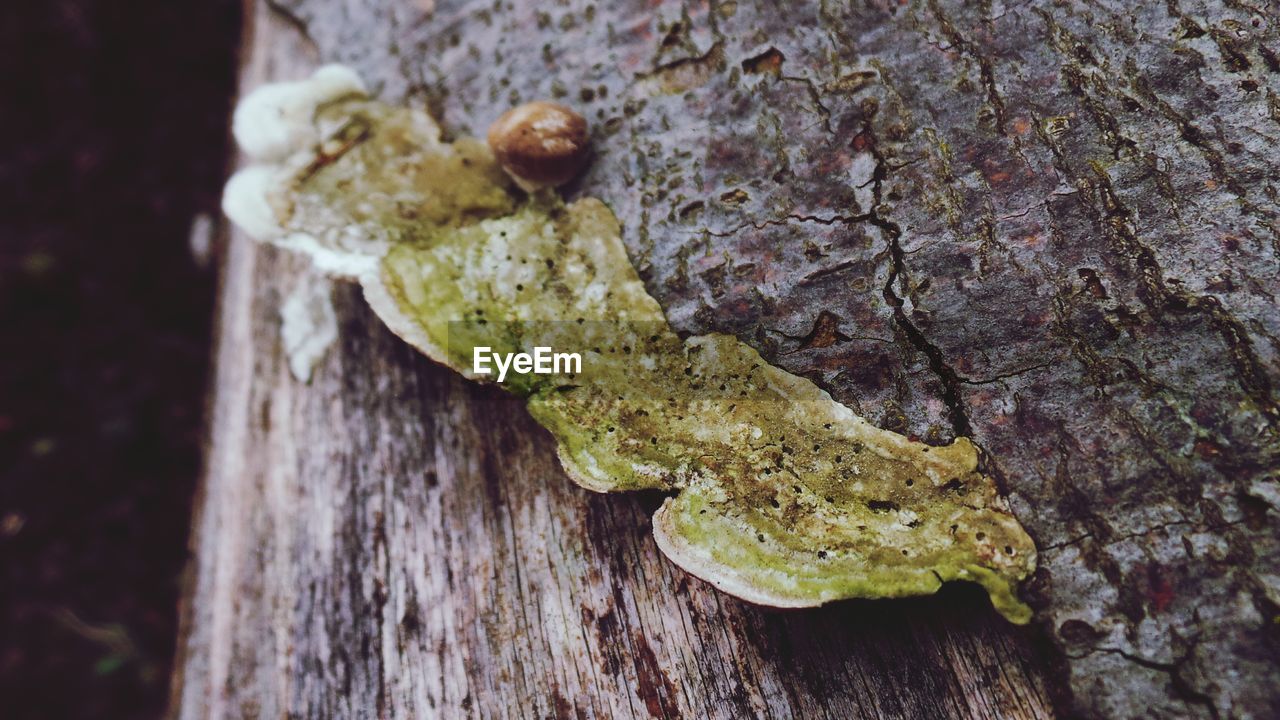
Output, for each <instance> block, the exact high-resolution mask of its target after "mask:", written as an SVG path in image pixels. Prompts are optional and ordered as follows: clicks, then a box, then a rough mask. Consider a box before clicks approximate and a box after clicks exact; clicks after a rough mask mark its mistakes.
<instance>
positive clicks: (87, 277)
mask: <svg viewBox="0 0 1280 720" xmlns="http://www.w3.org/2000/svg"><path fill="white" fill-rule="evenodd" d="M240 13H241V8H240V5H239V3H238V2H237V1H236V0H187V1H184V0H125V1H124V2H121V1H119V0H114V1H112V0H10V1H9V2H5V3H3V4H2V6H0V17H2V18H3V20H2V21H0V38H2V39H0V63H3V70H2V71H0V88H2V91H0V97H2V98H3V100H2V103H0V108H2V109H0V129H2V130H3V134H2V137H3V143H2V144H0V352H2V353H3V355H2V357H3V360H2V361H0V718H5V719H6V720H14V719H16V718H22V719H25V718H155V717H159V716H161V715H162V714H163V712H164V709H165V704H166V701H167V695H168V683H169V670H170V666H171V664H172V659H173V652H174V646H175V635H176V626H177V602H178V590H179V587H180V582H181V577H182V573H183V570H184V565H185V561H186V558H187V535H188V529H189V521H190V512H191V501H192V494H193V492H194V490H195V487H196V480H197V477H198V474H199V471H200V466H201V443H202V439H203V433H204V428H203V414H204V406H205V392H206V384H207V375H208V370H209V367H208V365H209V358H210V350H211V348H210V327H211V323H212V319H213V297H214V285H215V276H214V272H213V269H212V265H213V264H214V263H213V262H212V261H211V260H209V259H208V252H209V251H208V242H209V238H210V235H211V232H210V230H211V228H212V223H211V220H212V219H213V218H216V217H217V205H218V195H219V191H220V187H221V183H222V179H223V176H224V168H225V167H226V163H227V159H228V139H227V116H228V112H229V108H230V106H231V99H232V93H233V89H234V79H235V69H236V54H237V50H238V42H239V34H240ZM193 226H194V231H195V240H194V243H193V240H192V236H193ZM193 245H194V250H193ZM201 257H203V258H205V259H204V261H203V262H202V261H201V260H200V258H201Z"/></svg>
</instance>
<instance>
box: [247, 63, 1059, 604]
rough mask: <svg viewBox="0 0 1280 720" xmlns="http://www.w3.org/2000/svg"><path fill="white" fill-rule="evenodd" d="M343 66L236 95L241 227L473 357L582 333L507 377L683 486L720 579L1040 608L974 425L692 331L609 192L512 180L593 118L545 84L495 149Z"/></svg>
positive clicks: (683, 519) (682, 558)
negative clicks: (905, 407)
mask: <svg viewBox="0 0 1280 720" xmlns="http://www.w3.org/2000/svg"><path fill="white" fill-rule="evenodd" d="M344 77H345V81H339V80H343V78H344ZM352 78H353V76H351V75H345V76H344V74H343V71H341V70H334V69H325V70H322V71H320V72H319V73H317V75H316V76H314V77H313V78H312V79H311V80H309V81H304V82H303V83H300V84H293V85H286V86H274V87H268V88H264V89H262V90H259V91H257V92H255V93H254V94H253V95H250V96H249V97H248V98H246V99H245V101H244V104H243V105H242V108H248V109H244V110H242V112H243V113H244V116H245V117H249V116H252V117H253V118H255V119H254V120H253V122H252V124H251V125H250V124H247V121H246V122H244V123H242V122H240V121H239V119H240V117H241V116H240V113H238V114H237V123H236V135H237V138H238V139H239V141H240V144H241V146H242V147H243V148H245V150H246V152H247V153H249V154H250V156H251V157H253V158H254V160H255V161H256V162H257V164H254V165H251V166H249V167H247V168H246V169H244V170H242V171H240V173H238V174H237V175H236V176H235V177H233V178H232V179H231V181H230V182H229V183H228V185H227V190H226V194H225V197H224V208H225V210H226V212H227V214H228V215H229V216H230V217H231V218H232V220H234V221H235V222H236V223H237V224H238V225H240V226H241V227H242V228H244V229H245V231H246V232H248V233H249V234H250V235H253V236H254V237H256V238H258V239H259V240H262V241H265V242H271V243H274V244H276V245H280V246H283V247H287V248H290V249H292V250H295V251H298V252H303V253H306V254H307V255H309V256H310V257H311V258H312V259H313V260H314V262H315V263H316V265H317V266H318V267H319V268H320V269H322V270H325V271H327V272H329V273H330V274H332V275H334V276H336V277H342V278H347V279H351V280H354V281H356V282H359V283H360V285H361V286H362V287H363V289H364V294H365V297H366V299H367V300H368V302H369V304H370V306H371V307H372V308H373V309H374V311H375V312H376V313H377V315H378V316H379V317H380V318H381V319H382V320H383V321H384V322H385V323H386V324H387V325H388V327H390V328H391V329H392V330H393V331H394V332H395V333H397V334H398V335H400V337H402V338H404V339H405V340H406V341H407V342H409V343H410V344H412V345H413V346H415V347H416V348H418V349H419V350H421V351H422V352H423V353H425V354H426V355H428V356H429V357H431V358H432V359H433V360H435V361H437V362H440V363H442V364H444V365H447V366H448V367H450V368H453V369H454V370H457V371H458V372H461V373H463V374H466V375H470V367H469V365H470V361H471V358H472V356H473V350H474V348H476V347H477V346H485V347H490V348H493V349H494V350H495V351H499V352H517V351H524V352H528V351H529V350H530V349H531V348H533V347H536V346H550V347H555V348H558V349H571V350H573V351H576V352H582V354H583V358H582V367H581V372H579V373H575V374H573V375H530V376H524V377H521V378H518V379H516V380H515V381H514V382H508V383H507V384H506V385H505V387H506V388H507V389H508V390H510V391H512V392H515V393H517V394H519V395H520V396H521V397H523V398H524V399H525V401H526V402H527V405H528V408H529V412H530V413H531V414H532V416H533V417H534V418H535V419H536V420H537V421H538V422H539V423H540V424H542V425H543V426H544V427H546V428H547V429H548V430H549V431H550V432H551V434H552V435H553V437H554V438H555V440H556V443H557V450H558V453H559V457H560V459H561V462H562V465H563V466H564V469H565V471H566V472H567V473H568V475H569V476H570V477H571V478H573V479H574V480H575V481H576V482H578V483H579V484H581V485H582V486H584V487H586V488H589V489H592V490H596V491H602V492H605V491H616V490H631V489H639V488H657V489H661V490H665V491H668V492H670V493H671V496H670V497H668V499H667V500H666V501H665V502H664V503H663V505H662V507H661V508H660V509H659V510H658V512H657V513H656V515H655V516H654V522H653V531H654V536H655V538H656V540H657V543H658V545H659V547H660V548H661V549H662V551H663V552H664V553H665V554H666V555H667V556H668V557H670V558H671V559H672V560H673V561H675V562H676V563H677V564H679V565H680V566H681V567H683V568H685V569H686V570H688V571H689V572H691V573H693V574H694V575H697V576H698V577H701V578H704V579H706V580H707V581H709V582H711V583H713V584H715V585H716V586H717V587H719V588H721V589H723V590H724V591H726V592H729V593H732V594H734V595H737V596H739V597H742V598H745V599H747V600H750V601H753V602H758V603H763V604H768V605H775V606H785V607H799V606H812V605H820V604H822V603H825V602H828V601H831V600H836V599H840V598H848V597H868V598H873V597H898V596H904V595H917V594H926V593H932V592H934V591H936V590H937V589H938V587H939V586H940V585H941V584H942V583H943V582H944V581H949V580H968V581H972V582H977V583H979V584H981V585H982V586H983V587H984V588H986V590H987V591H988V593H989V594H990V596H991V598H992V601H993V604H994V605H995V607H996V609H997V610H999V611H1000V612H1001V613H1003V614H1004V615H1005V616H1006V617H1008V618H1009V619H1011V620H1013V621H1015V622H1025V621H1027V620H1028V619H1029V618H1030V610H1029V608H1027V606H1026V605H1024V604H1023V603H1022V602H1021V601H1020V600H1019V599H1018V597H1017V595H1016V592H1015V590H1016V586H1017V583H1018V582H1019V581H1020V580H1021V579H1023V578H1025V577H1026V576H1027V575H1028V574H1030V572H1031V571H1032V570H1033V568H1034V564H1035V547H1034V545H1033V543H1032V541H1031V539H1030V537H1028V536H1027V534H1026V532H1025V531H1024V530H1023V529H1022V527H1021V526H1020V525H1019V524H1018V522H1017V520H1016V519H1015V518H1014V517H1013V515H1012V514H1011V513H1010V511H1009V508H1008V506H1007V504H1006V503H1005V501H1004V499H1003V498H1002V497H1001V496H1000V495H999V494H998V493H997V491H996V488H995V485H994V484H993V483H992V482H991V480H990V479H989V478H987V477H985V476H983V475H982V474H981V473H980V472H979V471H978V470H977V454H976V451H975V448H974V446H973V445H972V444H971V443H970V442H969V441H968V440H967V439H965V438H959V439H957V440H956V441H955V442H953V443H952V444H951V445H948V446H945V447H930V446H927V445H924V444H922V443H919V442H915V441H912V440H910V439H908V438H906V437H904V436H902V435H899V434H897V433H893V432H889V431H886V430H881V429H879V428H876V427H874V426H872V425H871V424H869V423H867V422H866V421H865V420H863V419H862V418H860V417H858V416H857V415H855V414H854V413H853V411H851V410H850V409H849V408H847V407H845V406H843V405H841V404H839V403H837V402H835V401H834V400H833V399H832V398H831V397H830V396H829V395H828V394H827V393H826V392H824V391H823V390H821V389H819V388H818V387H817V386H815V385H814V384H813V383H811V382H810V381H808V380H806V379H804V378H800V377H797V376H794V375H791V374H789V373H787V372H785V371H783V370H781V369H779V368H777V367H774V366H772V365H770V364H769V363H768V362H766V361H765V360H764V359H762V358H761V357H760V355H759V354H758V353H756V351H755V350H753V349H752V348H750V347H749V346H747V345H745V344H743V343H742V342H740V341H738V340H737V339H736V338H733V337H731V336H726V335H707V336H699V337H692V338H687V339H682V338H680V337H679V336H678V335H677V334H676V333H675V332H674V331H673V330H672V329H671V328H670V326H669V325H668V324H667V322H666V320H665V318H664V317H663V314H662V309H661V307H659V305H658V303H657V302H656V301H655V300H654V299H653V298H652V297H651V296H650V295H649V294H648V293H647V292H646V290H645V287H644V285H643V283H642V282H641V281H640V279H639V277H638V275H637V273H636V271H635V268H634V267H633V266H632V265H631V262H630V260H629V259H628V256H627V253H626V251H625V249H624V247H623V244H622V239H621V231H620V228H619V226H618V222H617V220H616V218H615V217H614V216H613V214H612V213H611V212H610V211H609V209H608V208H607V207H605V205H604V204H603V203H601V202H600V201H599V200H595V199H593V198H586V199H582V200H579V201H577V202H574V203H572V204H568V205H566V204H564V203H563V201H562V200H561V199H560V198H559V197H558V196H557V195H556V194H555V193H551V192H535V193H532V194H528V195H526V194H524V193H520V192H518V191H516V190H515V189H514V187H513V186H512V181H511V178H509V177H508V174H507V173H508V172H509V173H510V174H511V176H513V177H514V178H516V181H517V182H519V183H520V185H521V186H522V187H525V188H535V189H536V188H539V187H546V186H549V185H555V184H557V183H560V182H564V181H566V180H568V179H570V178H571V177H572V176H573V175H574V174H575V173H576V172H578V171H579V170H580V169H581V163H582V161H583V158H584V157H585V153H586V125H585V123H584V122H582V121H581V118H577V117H576V116H575V115H573V114H572V113H571V111H566V110H563V109H556V108H555V107H554V106H548V105H546V104H536V105H533V106H525V107H522V108H517V109H516V110H515V111H513V112H512V113H509V114H508V115H507V116H504V117H503V118H502V119H500V120H499V121H498V122H497V123H495V125H494V128H493V130H492V131H491V132H490V135H489V144H490V145H491V146H492V151H491V150H490V147H489V146H487V145H486V144H484V143H481V142H479V141H477V140H474V139H471V138H462V139H459V140H457V141H456V142H453V143H443V142H441V140H440V132H439V128H438V127H437V126H436V125H435V123H434V122H433V121H432V119H431V118H430V117H429V116H428V115H426V114H425V113H424V112H422V111H420V110H416V109H410V108H397V107H391V106H388V105H385V104H382V103H379V102H377V101H374V100H371V99H369V98H368V97H366V96H365V95H364V93H363V92H362V91H361V90H360V86H359V84H358V79H357V80H355V81H352ZM300 118H306V121H305V122H304V121H301V120H300ZM575 118H576V119H575ZM273 123H276V124H274V125H273ZM504 168H505V171H504ZM478 379H482V378H478Z"/></svg>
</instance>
